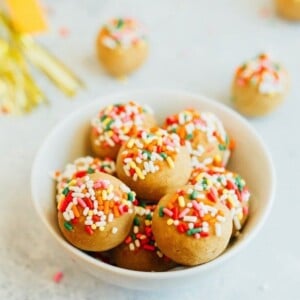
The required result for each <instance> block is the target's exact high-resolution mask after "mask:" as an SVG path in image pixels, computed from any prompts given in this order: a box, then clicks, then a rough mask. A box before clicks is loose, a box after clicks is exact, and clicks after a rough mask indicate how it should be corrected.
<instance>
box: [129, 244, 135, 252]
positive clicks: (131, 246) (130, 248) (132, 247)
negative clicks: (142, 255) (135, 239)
mask: <svg viewBox="0 0 300 300" xmlns="http://www.w3.org/2000/svg"><path fill="white" fill-rule="evenodd" d="M134 249H135V247H134V244H133V243H130V244H129V250H130V251H134Z"/></svg>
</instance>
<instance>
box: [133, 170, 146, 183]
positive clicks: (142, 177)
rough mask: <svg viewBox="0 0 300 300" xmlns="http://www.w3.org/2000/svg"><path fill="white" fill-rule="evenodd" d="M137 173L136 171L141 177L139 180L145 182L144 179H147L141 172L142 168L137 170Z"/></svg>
mask: <svg viewBox="0 0 300 300" xmlns="http://www.w3.org/2000/svg"><path fill="white" fill-rule="evenodd" d="M135 171H136V174H137V175H138V176H139V178H140V179H141V180H144V179H145V176H144V174H143V173H142V171H141V169H140V168H136V169H135Z"/></svg>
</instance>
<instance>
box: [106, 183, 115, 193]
mask: <svg viewBox="0 0 300 300" xmlns="http://www.w3.org/2000/svg"><path fill="white" fill-rule="evenodd" d="M113 189H114V186H113V185H112V184H110V185H109V187H108V189H107V192H108V193H109V194H110V193H112V191H113Z"/></svg>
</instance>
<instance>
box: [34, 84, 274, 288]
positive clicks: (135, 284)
mask: <svg viewBox="0 0 300 300" xmlns="http://www.w3.org/2000/svg"><path fill="white" fill-rule="evenodd" d="M127 99H135V100H136V101H138V102H139V103H140V104H144V105H150V107H151V108H152V109H153V110H154V112H155V115H156V117H157V120H158V121H159V122H163V120H164V119H165V118H166V116H168V115H170V114H174V113H177V112H179V111H182V110H183V109H185V108H186V107H193V108H195V109H198V110H202V111H210V112H212V113H215V114H216V115H217V116H218V117H219V118H220V119H221V120H222V121H223V124H224V126H225V128H226V129H227V133H228V134H229V136H232V137H234V138H235V141H236V143H237V145H238V147H237V149H235V151H234V155H233V156H232V158H231V160H230V164H229V166H228V167H229V169H230V170H232V171H235V172H237V173H239V174H240V175H241V176H242V177H243V178H245V179H246V182H247V185H248V187H249V189H250V191H251V193H252V196H251V206H250V216H249V219H248V221H247V224H246V226H245V227H244V229H243V232H242V234H241V235H240V236H239V238H238V239H237V240H236V241H235V242H234V243H232V244H231V245H230V247H228V248H227V250H226V251H225V253H223V254H222V255H221V256H219V257H218V258H217V259H215V260H213V261H212V262H210V263H207V264H204V265H200V266H198V267H194V268H186V269H185V270H180V271H175V272H160V273H145V272H133V271H129V270H124V269H120V268H115V267H113V266H110V265H108V264H105V263H102V262H100V261H97V260H95V259H93V258H91V257H89V256H87V255H85V254H84V253H83V252H82V251H79V250H77V249H75V248H74V247H72V246H70V245H69V243H67V242H66V241H65V239H64V238H63V237H62V235H61V233H60V230H59V228H58V226H57V210H56V207H55V205H54V203H53V199H55V191H54V183H53V180H51V178H49V171H50V170H62V169H63V168H64V166H65V165H66V164H68V163H70V162H72V161H74V160H75V159H76V158H78V157H82V156H86V155H87V154H89V153H88V152H87V145H86V142H87V137H88V136H89V130H90V120H91V119H92V118H93V117H94V116H95V112H96V111H98V110H99V109H101V108H102V107H104V106H105V105H109V104H114V103H119V102H122V101H127ZM104 101H105V102H104ZM172 102H173V104H172V107H170V103H172ZM104 103H105V104H104ZM249 144H251V150H252V153H253V155H254V156H255V157H256V161H255V162H253V159H252V158H251V157H250V156H248V155H247V154H248V151H249ZM258 168H262V169H263V170H264V171H265V173H257V169H258ZM47 170H48V171H47ZM31 185H32V197H33V201H34V205H35V208H36V209H37V212H38V214H39V216H40V218H41V220H42V221H43V222H44V223H45V224H46V226H47V229H48V230H49V232H50V233H51V234H52V235H53V236H54V237H55V239H56V240H58V242H59V243H60V245H61V246H62V249H64V250H65V251H66V252H68V254H69V255H70V257H72V258H73V259H74V260H75V261H76V263H77V265H79V266H80V267H82V268H83V269H84V270H87V271H88V272H89V273H91V274H92V275H94V276H95V277H98V278H100V279H102V280H105V281H107V282H108V283H112V284H116V285H118V286H122V287H126V288H132V289H141V290H153V289H160V288H161V287H162V286H164V287H165V288H174V287H176V286H179V285H180V284H182V285H183V283H184V284H189V285H190V284H194V285H197V284H199V282H202V284H203V282H204V281H205V280H206V279H207V276H208V274H209V275H210V276H214V275H215V274H216V273H217V272H218V268H221V267H222V266H223V263H224V262H225V261H227V260H228V259H229V258H232V257H234V255H235V254H237V253H238V252H239V251H240V250H241V249H243V248H245V246H246V245H248V243H249V241H250V240H252V238H254V237H255V236H256V235H257V233H258V231H259V230H260V229H261V227H262V225H263V224H264V222H265V220H266V217H267V216H268V214H269V212H270V208H271V206H272V201H273V198H274V193H275V190H274V188H275V174H274V169H273V165H272V162H271V159H270V156H269V153H268V151H267V150H266V148H265V146H264V145H263V142H262V140H261V139H260V138H259V137H258V136H257V134H256V133H255V131H254V130H253V129H252V128H251V127H250V126H249V124H248V123H247V122H246V121H245V120H244V119H243V118H241V117H240V116H239V115H238V114H237V113H235V112H234V111H232V110H231V109H229V108H228V107H226V106H224V105H221V104H220V103H218V102H216V101H213V100H211V99H206V98H205V97H201V96H199V95H197V94H195V95H193V94H190V93H183V92H180V91H165V90H141V91H136V92H125V93H118V94H113V95H110V96H105V97H104V99H103V98H102V99H101V98H100V99H98V100H96V101H94V102H93V103H91V104H90V105H87V106H85V107H84V108H81V109H79V110H77V111H76V112H74V113H73V114H71V115H70V116H69V117H68V118H66V119H65V120H63V121H62V122H61V123H60V124H59V125H58V126H57V127H55V128H54V130H53V131H52V132H51V134H50V135H49V136H48V137H47V138H46V140H45V141H44V143H43V145H42V147H41V148H40V150H39V152H38V154H37V156H36V159H35V161H34V164H33V169H32V179H31Z"/></svg>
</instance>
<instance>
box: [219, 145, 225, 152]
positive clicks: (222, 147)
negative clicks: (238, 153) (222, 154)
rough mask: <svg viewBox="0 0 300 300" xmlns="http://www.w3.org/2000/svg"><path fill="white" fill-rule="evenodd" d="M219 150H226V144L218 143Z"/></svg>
mask: <svg viewBox="0 0 300 300" xmlns="http://www.w3.org/2000/svg"><path fill="white" fill-rule="evenodd" d="M218 147H219V150H220V151H225V150H226V146H225V145H223V144H219V146H218Z"/></svg>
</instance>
